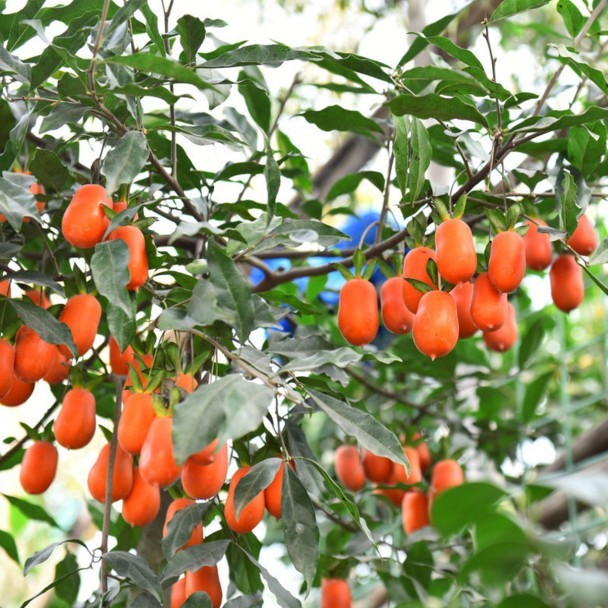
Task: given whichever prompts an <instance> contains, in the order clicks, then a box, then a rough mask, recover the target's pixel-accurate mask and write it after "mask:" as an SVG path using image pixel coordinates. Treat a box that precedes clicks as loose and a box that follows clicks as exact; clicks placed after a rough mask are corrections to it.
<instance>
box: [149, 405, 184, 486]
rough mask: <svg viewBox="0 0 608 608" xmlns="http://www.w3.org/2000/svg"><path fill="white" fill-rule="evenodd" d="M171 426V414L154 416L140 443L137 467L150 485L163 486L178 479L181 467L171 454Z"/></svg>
mask: <svg viewBox="0 0 608 608" xmlns="http://www.w3.org/2000/svg"><path fill="white" fill-rule="evenodd" d="M172 428H173V418H171V416H158V417H156V418H155V419H154V421H153V422H152V424H151V425H150V429H149V430H148V435H147V436H146V439H145V441H144V443H143V445H142V448H141V455H140V457H139V468H140V470H141V474H142V476H143V478H144V479H145V480H146V481H147V482H148V483H149V484H150V485H153V486H157V487H161V488H165V487H167V486H169V485H171V484H172V483H173V482H175V481H177V480H178V479H179V474H180V471H181V467H179V466H178V465H177V463H176V462H175V456H174V454H173V438H172V437H171V430H172Z"/></svg>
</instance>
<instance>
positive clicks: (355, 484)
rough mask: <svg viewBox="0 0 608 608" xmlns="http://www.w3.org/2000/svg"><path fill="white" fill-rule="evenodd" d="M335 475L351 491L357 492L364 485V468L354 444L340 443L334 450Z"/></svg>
mask: <svg viewBox="0 0 608 608" xmlns="http://www.w3.org/2000/svg"><path fill="white" fill-rule="evenodd" d="M336 477H337V478H338V479H339V480H340V483H341V484H342V485H343V486H344V487H345V488H346V489H347V490H350V491H351V492H358V491H359V490H361V488H363V486H364V485H365V470H364V469H363V464H362V463H361V457H360V455H359V450H358V449H357V448H356V447H355V446H354V445H341V446H340V447H339V448H338V449H337V450H336Z"/></svg>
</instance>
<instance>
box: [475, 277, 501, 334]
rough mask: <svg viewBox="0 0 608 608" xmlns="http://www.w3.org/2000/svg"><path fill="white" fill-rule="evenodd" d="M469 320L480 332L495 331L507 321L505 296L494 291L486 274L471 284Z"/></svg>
mask: <svg viewBox="0 0 608 608" xmlns="http://www.w3.org/2000/svg"><path fill="white" fill-rule="evenodd" d="M471 319H473V323H475V325H477V327H479V329H481V331H496V330H497V329H499V328H500V327H502V325H503V323H504V322H505V321H506V320H507V294H506V293H500V292H498V291H496V289H494V286H493V285H492V283H491V282H490V277H489V276H488V274H487V273H486V272H483V273H482V274H480V275H479V276H478V277H477V278H476V279H475V283H474V284H473V296H472V297H471Z"/></svg>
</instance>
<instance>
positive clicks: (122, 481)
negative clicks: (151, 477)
mask: <svg viewBox="0 0 608 608" xmlns="http://www.w3.org/2000/svg"><path fill="white" fill-rule="evenodd" d="M109 460H110V444H109V443H106V444H105V445H104V446H103V447H102V448H101V451H100V452H99V455H98V456H97V460H96V461H95V463H94V464H93V466H92V467H91V470H90V471H89V476H88V477H87V486H88V488H89V492H90V493H91V496H92V497H93V498H94V499H95V500H97V501H99V502H105V500H106V479H107V477H108V463H109ZM132 486H133V460H132V458H131V455H130V454H127V452H125V451H124V450H123V449H122V448H121V447H120V446H119V445H117V446H116V458H115V460H114V472H113V473H112V502H116V501H117V500H122V499H123V498H126V497H127V496H128V495H129V492H130V491H131V487H132Z"/></svg>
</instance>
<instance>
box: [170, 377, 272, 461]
mask: <svg viewBox="0 0 608 608" xmlns="http://www.w3.org/2000/svg"><path fill="white" fill-rule="evenodd" d="M273 396H274V391H273V390H272V389H270V388H268V387H267V386H265V385H262V384H255V383H253V382H247V381H246V380H245V379H244V378H243V377H242V376H241V375H239V374H231V375H228V376H224V377H223V378H220V379H219V380H217V381H216V382H212V383H211V384H206V385H204V386H200V387H199V388H198V389H196V390H195V391H194V392H193V393H191V394H190V395H188V396H187V397H186V399H184V401H182V402H181V403H179V404H178V405H177V406H176V408H175V413H174V416H173V441H174V444H175V458H176V459H177V460H178V462H183V461H184V460H186V458H188V456H190V455H191V454H194V453H195V452H198V451H200V450H202V449H203V448H204V447H205V446H207V445H209V444H210V443H211V442H212V441H213V440H214V439H215V438H216V437H217V438H218V441H219V443H220V444H222V443H224V442H225V441H226V440H227V439H238V438H239V437H242V436H243V435H246V434H247V433H250V432H251V431H253V430H255V429H256V428H257V427H258V425H259V424H260V422H261V421H262V418H263V417H264V414H265V413H266V411H267V409H268V407H269V406H270V404H271V402H272V399H273Z"/></svg>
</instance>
